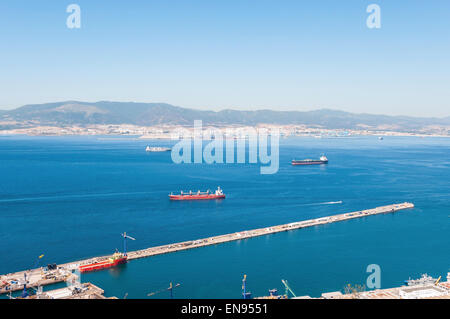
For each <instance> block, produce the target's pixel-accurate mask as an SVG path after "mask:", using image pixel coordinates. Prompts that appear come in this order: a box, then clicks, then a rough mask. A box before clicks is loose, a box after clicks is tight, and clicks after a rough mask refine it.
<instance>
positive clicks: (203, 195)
mask: <svg viewBox="0 0 450 319" xmlns="http://www.w3.org/2000/svg"><path fill="white" fill-rule="evenodd" d="M224 198H225V194H224V193H223V191H222V189H220V187H217V190H216V191H215V192H214V193H211V192H210V191H209V190H207V191H206V192H200V191H198V192H196V193H195V192H192V191H189V193H184V192H183V191H181V193H180V194H179V195H173V194H170V195H169V199H170V200H204V199H224Z"/></svg>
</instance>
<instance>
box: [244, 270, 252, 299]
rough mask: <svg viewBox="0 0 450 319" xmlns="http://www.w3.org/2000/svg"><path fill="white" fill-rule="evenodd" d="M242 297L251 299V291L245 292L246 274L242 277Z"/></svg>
mask: <svg viewBox="0 0 450 319" xmlns="http://www.w3.org/2000/svg"><path fill="white" fill-rule="evenodd" d="M242 298H243V299H252V293H251V292H247V275H244V278H242Z"/></svg>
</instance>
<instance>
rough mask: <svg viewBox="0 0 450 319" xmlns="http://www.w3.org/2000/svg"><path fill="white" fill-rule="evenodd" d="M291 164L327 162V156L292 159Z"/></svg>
mask: <svg viewBox="0 0 450 319" xmlns="http://www.w3.org/2000/svg"><path fill="white" fill-rule="evenodd" d="M291 163H292V165H320V164H328V158H327V157H326V156H325V155H322V156H321V157H320V159H318V160H313V159H304V160H292V162H291Z"/></svg>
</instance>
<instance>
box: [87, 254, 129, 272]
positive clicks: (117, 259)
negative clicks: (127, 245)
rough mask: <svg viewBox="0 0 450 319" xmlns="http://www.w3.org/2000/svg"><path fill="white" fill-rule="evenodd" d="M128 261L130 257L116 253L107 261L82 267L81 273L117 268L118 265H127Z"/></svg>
mask: <svg viewBox="0 0 450 319" xmlns="http://www.w3.org/2000/svg"><path fill="white" fill-rule="evenodd" d="M127 259H128V257H127V256H126V255H124V254H122V253H120V252H117V251H116V252H115V253H114V254H113V255H112V256H111V257H109V258H107V259H106V260H102V261H98V262H93V263H91V264H87V265H81V266H80V272H89V271H96V270H102V269H106V268H111V267H115V266H117V265H120V264H124V263H126V262H127Z"/></svg>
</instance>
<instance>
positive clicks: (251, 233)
mask: <svg viewBox="0 0 450 319" xmlns="http://www.w3.org/2000/svg"><path fill="white" fill-rule="evenodd" d="M413 207H414V204H412V203H408V202H405V203H401V204H392V205H387V206H381V207H376V208H372V209H367V210H361V211H355V212H350V213H344V214H338V215H331V216H326V217H320V218H316V219H309V220H303V221H298V222H292V223H289V224H283V225H276V226H269V227H264V228H258V229H253V230H245V231H240V232H235V233H230V234H225V235H219V236H213V237H208V238H202V239H197V240H189V241H184V242H179V243H173V244H168V245H162V246H156V247H150V248H146V249H141V250H136V251H131V252H128V260H133V259H138V258H145V257H151V256H156V255H161V254H167V253H172V252H177V251H181V250H187V249H194V248H200V247H205V246H210V245H217V244H221V243H226V242H230V241H236V240H242V239H248V238H252V237H258V236H264V235H269V234H274V233H279V232H283V231H290V230H295V229H301V228H307V227H313V226H319V225H324V224H329V223H335V222H340V221H345V220H349V219H355V218H361V217H366V216H371V215H378V214H386V213H394V212H396V211H399V210H404V209H408V208H413ZM110 257H111V256H102V257H95V258H90V259H85V260H80V261H75V262H71V263H66V264H61V265H58V267H57V269H56V270H53V271H44V270H43V269H42V268H39V269H33V270H28V271H21V272H16V273H12V274H7V275H3V276H0V294H2V293H9V292H11V291H17V290H20V289H22V288H23V284H24V282H23V281H24V280H23V278H24V273H26V274H27V286H29V287H37V286H43V285H48V284H52V283H55V282H61V281H65V280H67V278H70V277H71V276H72V275H73V274H72V271H73V270H77V269H78V268H79V266H80V265H86V264H90V263H94V262H99V261H102V260H105V259H107V258H110Z"/></svg>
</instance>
